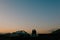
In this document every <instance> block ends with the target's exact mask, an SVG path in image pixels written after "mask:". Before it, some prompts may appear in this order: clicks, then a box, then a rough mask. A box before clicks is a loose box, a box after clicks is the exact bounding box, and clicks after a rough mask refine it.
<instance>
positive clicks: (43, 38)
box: [0, 29, 60, 40]
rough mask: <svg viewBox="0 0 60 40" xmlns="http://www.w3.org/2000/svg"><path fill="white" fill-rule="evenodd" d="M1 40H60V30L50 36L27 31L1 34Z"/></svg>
mask: <svg viewBox="0 0 60 40" xmlns="http://www.w3.org/2000/svg"><path fill="white" fill-rule="evenodd" d="M0 40H60V29H58V30H56V31H54V32H52V33H50V34H37V33H36V30H32V34H28V33H27V32H25V31H17V32H13V33H6V34H0Z"/></svg>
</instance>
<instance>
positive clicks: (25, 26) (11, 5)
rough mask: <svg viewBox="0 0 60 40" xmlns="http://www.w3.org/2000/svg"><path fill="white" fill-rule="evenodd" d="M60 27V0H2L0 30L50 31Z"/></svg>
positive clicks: (0, 5)
mask: <svg viewBox="0 0 60 40" xmlns="http://www.w3.org/2000/svg"><path fill="white" fill-rule="evenodd" d="M58 28H60V0H0V32H1V33H5V32H14V31H18V30H25V31H27V32H29V33H31V31H32V29H36V30H37V32H38V33H49V32H51V31H52V30H55V29H58Z"/></svg>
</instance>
